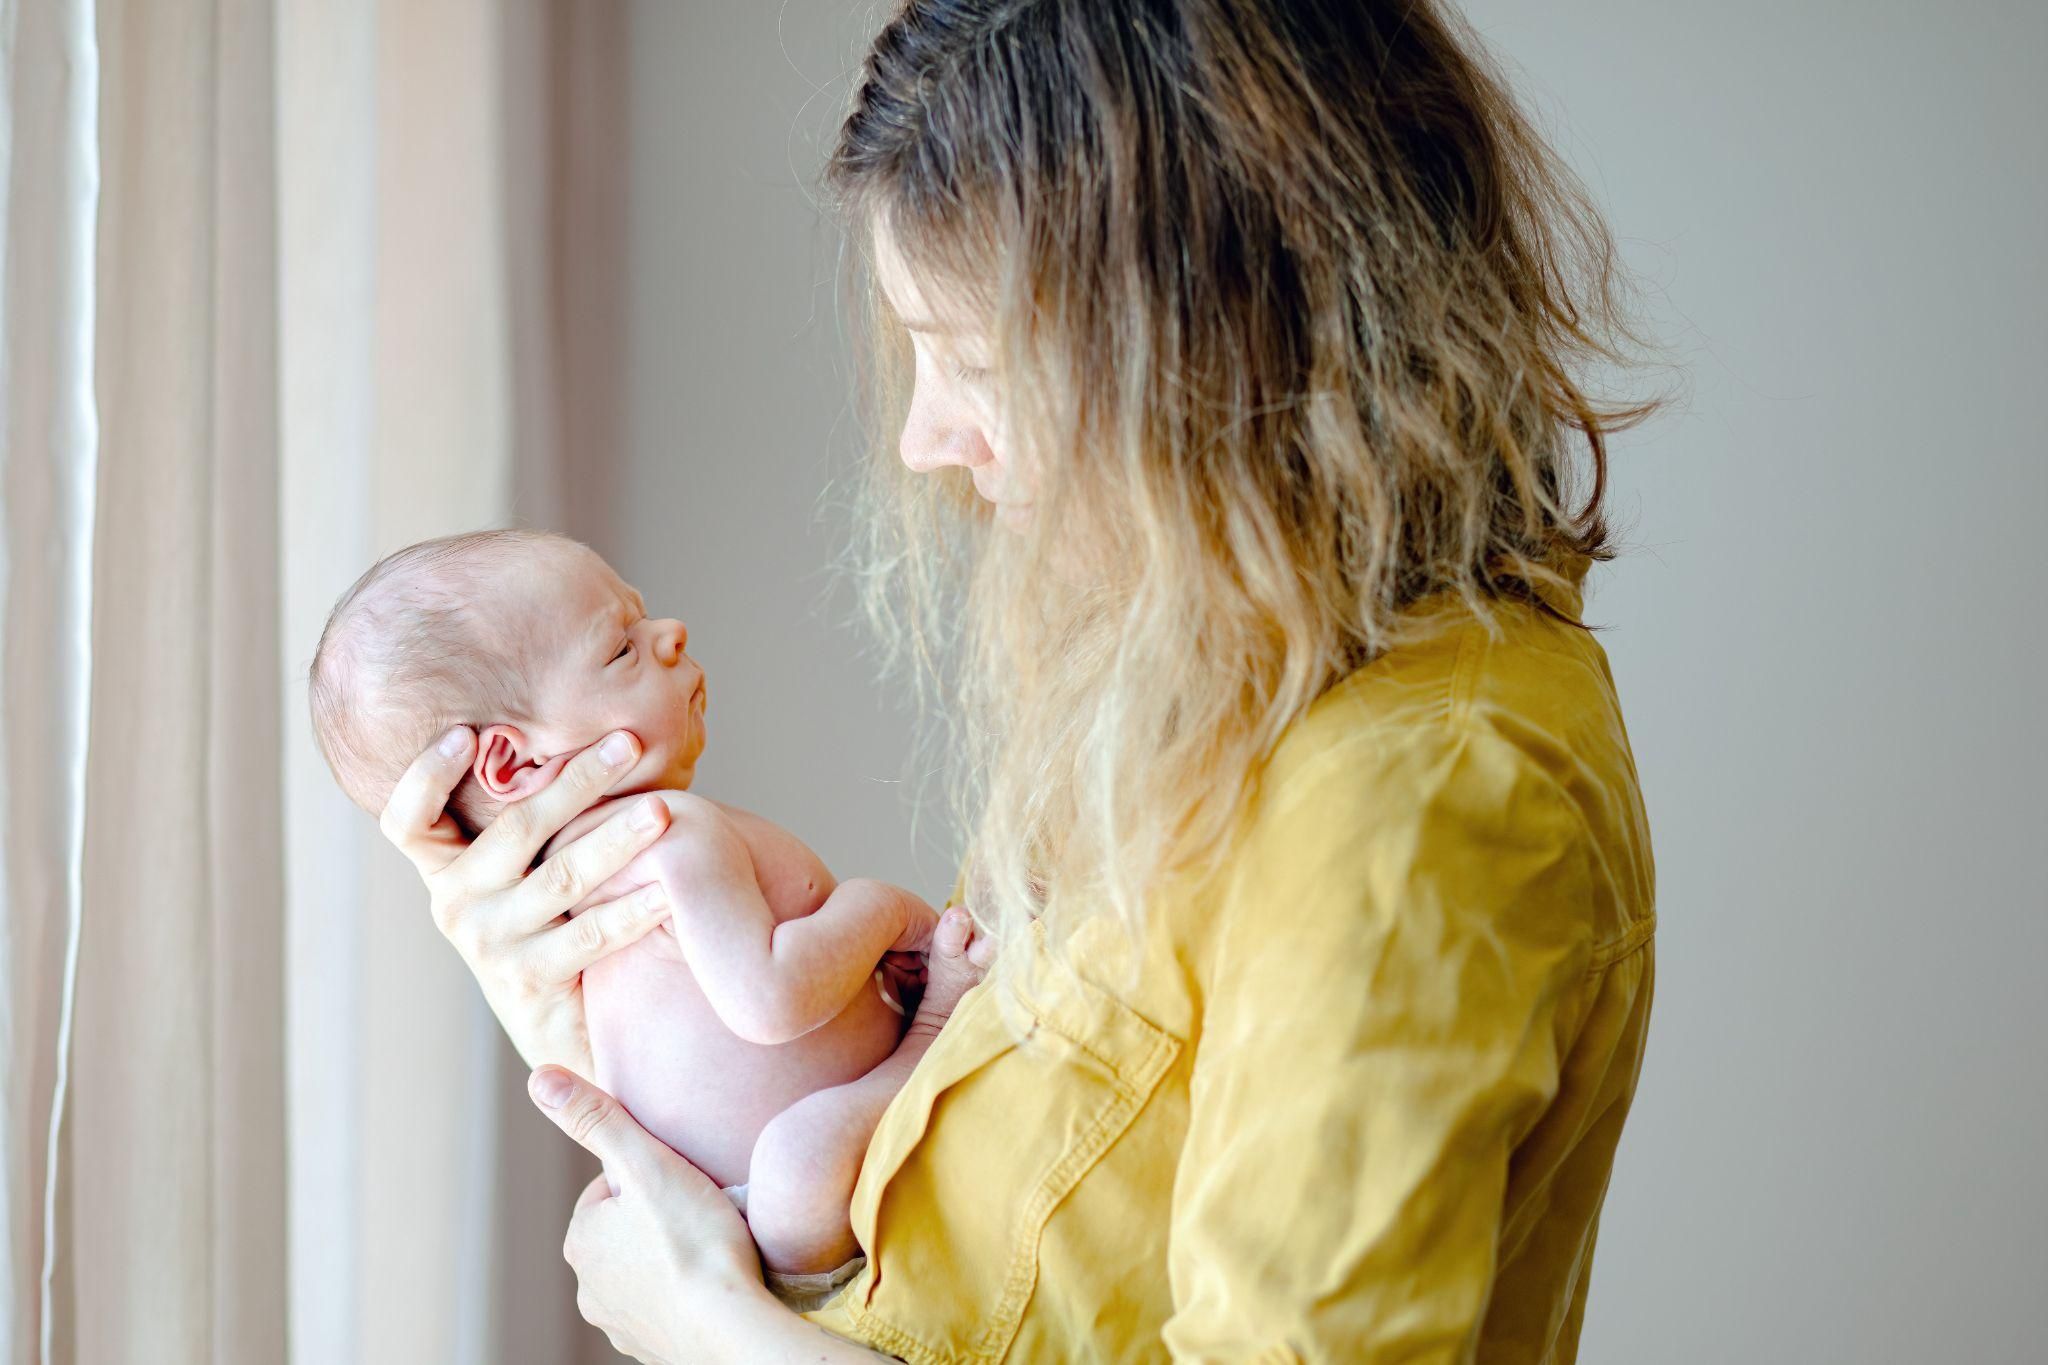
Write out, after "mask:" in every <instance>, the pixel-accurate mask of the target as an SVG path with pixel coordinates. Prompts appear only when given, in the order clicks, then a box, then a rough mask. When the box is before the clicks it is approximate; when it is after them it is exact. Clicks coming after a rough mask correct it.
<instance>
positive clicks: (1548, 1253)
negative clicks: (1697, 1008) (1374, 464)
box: [807, 593, 1656, 1365]
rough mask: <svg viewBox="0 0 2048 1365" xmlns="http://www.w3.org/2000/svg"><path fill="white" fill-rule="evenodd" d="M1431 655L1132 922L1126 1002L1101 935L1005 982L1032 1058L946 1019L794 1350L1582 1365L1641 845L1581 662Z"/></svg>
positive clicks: (1436, 632)
mask: <svg viewBox="0 0 2048 1365" xmlns="http://www.w3.org/2000/svg"><path fill="white" fill-rule="evenodd" d="M1551 600H1552V601H1553V602H1554V604H1555V605H1556V606H1557V607H1558V608H1559V610H1560V611H1562V612H1564V613H1565V614H1567V615H1572V616H1576V614H1577V611H1578V602H1577V598H1576V595H1575V594H1571V593H1559V594H1556V595H1555V596H1554V597H1553V598H1552V599H1551ZM1426 619H1427V620H1428V621H1429V623H1430V630H1429V632H1428V634H1427V636H1426V638H1423V639H1421V640H1419V641H1418V642H1416V643H1412V644H1408V645H1404V646H1403V647H1401V648H1399V649H1397V650H1395V651H1393V652H1391V653H1390V654H1388V655H1387V656H1385V657H1383V658H1382V659H1380V660H1378V661H1377V662H1375V663H1373V664H1371V665H1369V666H1368V667H1366V668H1364V669H1362V670H1361V671H1360V672H1358V673H1356V674H1354V675H1352V676H1351V677H1350V678H1349V679H1347V680H1345V681H1344V682H1343V683H1341V684H1339V685H1338V686H1337V687H1336V688H1334V689H1332V690H1331V691H1330V692H1329V693H1327V694H1326V695H1325V696H1323V697H1322V698H1321V699H1319V700H1318V701H1317V702H1316V704H1315V705H1314V706H1313V707H1312V708H1311V709H1310V710H1309V711H1308V712H1307V713H1306V714H1305V715H1304V716H1303V717H1302V718H1301V719H1300V720H1299V721H1298V722H1296V724H1295V725H1294V726H1293V727H1292V728H1291V729H1290V730H1289V732H1288V733H1287V735H1286V736H1285V737H1284V739H1283V741H1282V742H1281V744H1280V745H1279V747H1278V748H1277V749H1276V751H1275V753H1274V754H1273V756H1272V757H1271V758H1270V760H1269V761H1268V762H1267V764H1266V765H1265V766H1264V768H1263V769H1262V771H1261V774H1260V776H1259V779H1258V782H1257V783H1256V786H1255V790H1254V791H1253V792H1252V793H1251V794H1250V796H1249V798H1248V801H1249V805H1248V807H1247V811H1246V818H1245V821H1244V823H1243V825H1242V827H1241V834H1240V835H1239V836H1238V837H1237V838H1236V839H1234V840H1233V842H1232V844H1231V847H1230V852H1229V856H1228V858H1227V859H1226V861H1225V863H1224V865H1223V866H1222V867H1221V869H1220V871H1217V872H1215V873H1213V874H1211V875H1209V876H1207V877H1204V878H1203V879H1201V880H1200V881H1199V882H1195V881H1191V880H1183V881H1182V882H1180V883H1176V884H1174V885H1172V886H1169V887H1166V888H1162V890H1161V892H1160V894H1159V895H1158V896H1157V897H1156V898H1155V900H1156V903H1155V904H1154V905H1152V906H1149V907H1148V914H1149V915H1150V916H1151V929H1150V933H1149V935H1148V937H1147V940H1146V944H1145V956H1144V959H1143V970H1142V971H1141V972H1139V973H1138V974H1137V976H1136V979H1135V981H1134V982H1126V981H1125V980H1124V979H1123V978H1122V976H1120V975H1119V974H1118V973H1117V972H1116V971H1115V969H1114V964H1115V963H1116V962H1117V960H1118V957H1119V954H1118V952H1117V949H1116V941H1115V932H1116V931H1115V929H1114V927H1113V926H1112V925H1110V924H1109V923H1107V922H1106V921H1104V922H1099V923H1093V924H1090V925H1087V926H1085V927H1084V928H1083V929H1082V930H1080V931H1079V932H1078V935H1077V939H1076V948H1077V951H1076V952H1075V954H1074V955H1073V956H1074V958H1075V959H1076V961H1077V962H1078V963H1079V968H1078V970H1079V977H1080V979H1079V980H1077V981H1074V982H1072V983H1070V984H1069V986H1068V987H1067V988H1066V989H1060V990H1047V989H1041V987H1040V986H1039V984H1038V983H1037V981H1036V980H1035V979H1034V981H1033V985H1032V987H1031V988H1030V991H1028V992H1027V993H1026V995H1025V1001H1026V1012H1027V1015H1028V1024H1029V1034H1028V1037H1027V1038H1026V1040H1025V1045H1023V1046H1019V1045H1018V1044H1017V1043H1016V1042H1014V1041H1013V1038H1012V1035H1011V1033H1010V1032H1009V1030H1007V1029H1006V1028H1005V1026H1004V1022H1003V1019H1002V1017H1001V1015H1000V1013H999V1011H998V1009H997V1001H996V999H995V992H994V984H993V981H992V982H991V983H985V984H984V985H982V986H980V987H977V988H976V989H975V990H974V991H972V992H970V993H969V994H968V996H967V997H966V998H965V999H964V1000H963V1001H962V1002H961V1004H960V1006H959V1008H958V1010H957V1011H956V1012H955V1014H954V1016H953V1018H952V1020H951V1021H950V1022H949V1023H948V1024H947V1026H946V1029H945V1031H944V1033H943V1034H942V1035H941V1036H940V1038H939V1039H938V1041H937V1042H936V1043H935V1044H934V1045H933V1047H932V1049H931V1052H930V1053H929V1054H928V1056H927V1057H926V1059H925V1061H924V1063H923V1064H922V1065H921V1066H920V1068H919V1069H918V1071H917V1072H916V1074H915V1075H914V1076H913V1077H912V1079H911V1081H910V1083H909V1084H908V1085H907V1086H906V1087H905V1088H904V1090H903V1091H902V1092H901V1093H900V1094H899V1095H898V1096H897V1098H896V1100H895V1102H894V1103H893V1104H892V1105H891V1107H890V1109H889V1110H888V1112H887V1114H886V1115H885V1116H884V1118H883V1120H882V1123H881V1125H880V1127H879V1128H878V1130H877V1132H876V1134H875V1137H874V1141H873V1143H872V1145H871V1146H870V1148H869V1151H868V1156H867V1162H866V1165H865V1166H864V1168H863V1170H862V1173H861V1177H860V1183H859V1185H858V1186H857V1187H856V1190H855V1194H854V1202H853V1227H854V1231H855V1233H856V1235H857V1236H858V1238H859V1240H860V1242H861V1245H862V1247H863V1248H864V1249H865V1250H866V1251H867V1254H868V1258H869V1259H868V1264H867V1266H866V1267H865V1269H863V1270H862V1271H861V1273H860V1274H858V1275H857V1276H855V1277H854V1279H853V1280H852V1282H851V1283H850V1284H849V1285H848V1287H847V1288H846V1290H845V1291H844V1292H842V1293H841V1294H839V1295H838V1296H837V1297H836V1298H835V1299H833V1300H832V1301H831V1302H830V1303H829V1304H827V1305H826V1306H824V1307H823V1308H821V1309H819V1310H816V1311H814V1312H812V1313H809V1314H807V1316H808V1317H809V1318H810V1319H811V1320H812V1321H814V1322H816V1323H818V1324H819V1325H821V1326H823V1327H825V1328H827V1329H828V1330H831V1331H833V1332H836V1333H839V1334H840V1335H843V1336H846V1337H849V1338H851V1339H853V1340H856V1341H860V1342H863V1343H866V1344H867V1345H870V1346H872V1347H875V1348H877V1349H880V1350H882V1351H886V1352H888V1353H891V1354H893V1355H896V1356H900V1357H901V1358H903V1359H905V1360H908V1361H915V1362H921V1363H924V1362H930V1363H933V1365H936V1362H940V1361H996V1360H1018V1361H1044V1360H1061V1361H1087V1360H1114V1361H1126V1360H1133V1361H1151V1360H1189V1361H1195V1360H1199V1361H1258V1362H1274V1363H1276V1365H1277V1363H1278V1362H1308V1361H1317V1362H1320V1361H1345V1362H1372V1361H1393V1360H1400V1361H1403V1362H1418V1361H1474V1360H1476V1361H1485V1362H1524V1361H1529V1362H1548V1361H1570V1360H1572V1359H1573V1358H1574V1357H1575V1355H1576V1352H1577V1343H1578V1336H1579V1327H1580V1322H1581V1320H1582V1316H1583V1314H1584V1312H1585V1310H1586V1296H1587V1288H1588V1285H1589V1282H1590V1272H1591V1266H1592V1259H1593V1247H1594V1239H1595V1233H1596V1230H1597V1226H1598V1221H1599V1215H1600V1206H1601V1201H1602V1198H1603V1196H1604V1195H1605V1192H1606V1188H1607V1182H1608V1176H1609V1172H1610V1170H1611V1168H1612V1165H1613V1161H1614V1156H1615V1148H1616V1143H1617V1140H1618V1139H1619V1137H1620V1134H1621V1128H1622V1124H1623V1121H1624V1120H1625V1118H1626V1117H1627V1114H1628V1108H1629V1102H1630V1099H1631V1097H1632V1096H1633V1094H1634V1091H1635V1086H1636V1078H1637V1074H1638V1072H1639V1069H1640V1066H1641V1063H1642V1056H1643V1047H1644V1039H1645V1034H1646V1030H1647V1025H1648V1019H1649V1009H1650V999H1651V993H1652V981H1653V951H1654V949H1653V942H1652V935H1653V933H1654V928H1655V923H1656V921H1655V915H1654V911H1653V902H1654V895H1653V872H1652V865H1651V857H1650V847H1649V836H1648V828H1647V824H1646V821H1645V817H1644V812H1643V807H1642V802H1641V798H1640V794H1639V790H1638V784H1637V780H1636V774H1635V768H1634V763H1633V760H1632V759H1631V757H1630V754H1629V748H1628V740H1627V737H1626V734H1625V732H1624V730H1623V727H1622V721H1621V715H1620V710H1619V705H1618V702H1617V700H1616V696H1615V691H1614V685H1613V680H1612V677H1611V675H1610V673H1609V671H1608V667H1607V662H1606V658H1605V655H1604V654H1603V652H1602V651H1601V649H1600V647H1599V645H1598V644H1597V643H1596V641H1595V640H1594V638H1593V636H1592V635H1590V634H1589V633H1587V632H1586V631H1584V630H1582V629H1580V628H1578V627H1577V626H1576V625H1573V624H1570V623H1567V622H1564V621H1560V620H1557V619H1555V618H1554V617H1552V616H1549V615H1547V614H1545V613H1543V612H1540V611H1538V610H1536V609H1535V608H1533V607H1526V606H1519V605H1516V606H1507V607H1503V608H1500V609H1498V611H1497V612H1496V624H1495V628H1494V629H1493V630H1489V629H1488V628H1487V627H1486V626H1485V625H1484V624H1482V623H1481V622H1480V621H1478V620H1477V619H1475V618H1473V617H1472V616H1471V615H1470V614H1469V612H1468V611H1467V610H1466V609H1465V608H1463V607H1462V606H1458V605H1445V604H1439V605H1437V606H1435V607H1433V608H1432V609H1431V610H1430V611H1429V612H1428V613H1427V614H1426ZM1027 960H1028V961H1027ZM1048 960H1049V959H1048V958H1047V956H1046V949H1045V947H1044V944H1043V942H1042V939H1041V937H1040V936H1034V937H1033V938H1032V939H1031V940H1030V941H1029V942H1027V943H1026V944H1023V945H1020V946H1019V947H1017V948H1013V949H1009V950H1006V952H1005V954H1004V956H1003V957H1002V958H1001V959H999V961H998V963H997V966H996V972H997V973H998V974H1010V973H1014V972H1017V971H1019V970H1020V969H1021V968H1023V967H1025V966H1029V965H1034V964H1035V965H1038V966H1041V967H1043V966H1044V965H1045V963H1046V962H1047V961H1048ZM1016 979H1019V980H1024V979H1030V978H1026V977H1023V976H1019V977H1017V978H1016Z"/></svg>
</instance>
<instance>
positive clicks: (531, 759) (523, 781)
mask: <svg viewBox="0 0 2048 1365" xmlns="http://www.w3.org/2000/svg"><path fill="white" fill-rule="evenodd" d="M572 757H574V755H573V754H555V755H552V756H550V755H547V754H542V753H538V752H536V751H535V748H534V745H533V742H532V741H531V740H530V739H528V738H527V736H526V733H525V732H524V731H522V730H521V729H519V727H518V726H516V725H491V726H486V727H485V728H484V730H483V732H482V733H481V734H479V735H478V736H477V737H476V763H475V765H474V766H473V767H472V768H471V769H470V771H471V772H472V773H473V774H474V775H475V777H476V780H477V785H478V786H480V787H482V788H483V789H484V790H485V791H486V792H488V793H490V795H491V798H492V799H493V800H496V801H501V802H507V803H509V802H513V801H522V800H524V799H526V798H527V797H529V796H531V795H533V794H534V793H535V792H537V791H539V790H540V789H541V788H542V787H545V786H547V784H548V783H550V782H552V781H554V780H555V774H556V773H559V772H560V771H562V765H563V764H565V763H567V762H568V761H569V760H570V759H571V758H572Z"/></svg>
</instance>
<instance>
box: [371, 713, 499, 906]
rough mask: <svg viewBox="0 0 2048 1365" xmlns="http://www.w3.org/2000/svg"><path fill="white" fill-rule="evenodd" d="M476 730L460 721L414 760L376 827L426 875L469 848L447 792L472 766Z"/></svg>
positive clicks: (393, 792) (400, 779)
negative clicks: (470, 764)
mask: <svg viewBox="0 0 2048 1365" xmlns="http://www.w3.org/2000/svg"><path fill="white" fill-rule="evenodd" d="M475 747H476V735H475V733H474V732H472V731H471V730H470V728H469V727H468V726H466V725H458V726H456V727H455V728H454V729H453V730H450V731H449V732H448V733H447V734H445V735H443V736H441V738H440V739H438V740H436V741H435V742H434V744H433V746H432V747H430V748H429V749H428V750H427V751H426V752H425V753H423V754H421V755H420V756H419V757H418V758H416V759H414V760H413V761H412V766H411V767H409V768H407V769H406V770H405V775H404V776H403V777H401V778H399V779H398V785H397V786H396V787H394V788H392V791H391V799H390V800H389V801H386V802H385V803H384V813H383V814H382V815H381V816H379V817H378V821H377V823H378V826H379V828H381V829H382V830H383V831H384V837H385V838H387V839H389V840H390V841H391V842H392V843H394V844H396V845H398V851H399V852H401V853H403V854H404V855H405V856H406V857H407V858H408V859H410V860H411V862H412V865H413V866H414V867H415V868H417V869H418V870H419V874H420V875H421V876H422V877H431V876H433V875H434V874H435V873H437V872H439V871H440V870H441V869H442V868H444V867H446V866H448V864H449V863H451V862H453V861H455V859H456V857H457V855H459V854H460V853H461V852H462V850H463V849H464V848H466V847H468V841H467V840H465V839H464V838H463V837H462V831H461V830H460V829H458V828H457V827H456V824H455V821H454V820H453V819H451V818H450V817H449V815H448V795H449V793H450V792H453V791H454V790H455V788H456V787H457V786H459V785H460V784H461V782H462V775H463V774H464V773H466V772H468V771H469V757H470V753H471V751H472V750H473V749H474V748H475Z"/></svg>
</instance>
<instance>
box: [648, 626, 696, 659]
mask: <svg viewBox="0 0 2048 1365" xmlns="http://www.w3.org/2000/svg"><path fill="white" fill-rule="evenodd" d="M689 643H690V628H689V627H688V626H685V625H684V624H683V623H682V622H681V621H676V620H672V619H671V620H662V621H656V622H655V623H654V658H655V661H656V662H658V663H660V664H661V665H662V666H663V667H664V668H674V667H675V666H676V665H677V664H678V663H680V662H682V658H683V646H684V645H687V644H689Z"/></svg>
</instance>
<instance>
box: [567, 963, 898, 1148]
mask: <svg viewBox="0 0 2048 1365" xmlns="http://www.w3.org/2000/svg"><path fill="white" fill-rule="evenodd" d="M664 932H665V931H664V930H659V929H658V930H656V931H655V933H654V934H650V935H649V936H648V938H647V939H645V940H642V941H641V942H640V943H636V944H634V945H633V946H632V947H629V948H622V949H620V950H619V951H618V952H616V953H613V954H612V955H611V956H610V957H608V958H605V959H604V960H603V961H601V962H598V963H597V964H595V965H594V966H592V967H591V968H590V969H589V970H588V971H586V972H584V973H583V1008H584V1013H585V1015H586V1017H587V1018H588V1020H589V1025H590V1050H591V1056H592V1060H593V1061H594V1062H595V1063H596V1066H597V1075H596V1076H595V1077H594V1078H593V1079H595V1080H596V1081H597V1083H598V1084H599V1085H600V1086H602V1087H604V1088H605V1089H606V1090H608V1091H610V1092H611V1093H612V1094H613V1095H615V1096H617V1097H618V1099H619V1101H620V1102H621V1103H622V1104H624V1105H625V1106H626V1108H627V1109H628V1110H630V1111H631V1112H632V1114H633V1117H634V1118H636V1119H638V1120H639V1121H640V1124H641V1126H642V1127H644V1128H646V1129H647V1131H648V1132H650V1133H652V1134H654V1135H655V1136H656V1137H658V1138H660V1139H661V1140H662V1141H663V1142H666V1143H667V1144H668V1145H669V1146H671V1147H673V1148H675V1149H676V1150H677V1151H678V1152H681V1153H682V1154H683V1155H684V1156H686V1157H688V1158H689V1159H690V1161H691V1162H692V1163H693V1164H694V1165H696V1166H697V1167H698V1168H699V1169H700V1170H702V1171H703V1172H704V1173H705V1174H706V1175H708V1176H710V1177H711V1178H712V1179H713V1180H716V1181H717V1182H718V1183H719V1184H721V1185H736V1184H738V1183H740V1182H741V1181H743V1180H745V1179H746V1178H747V1161H748V1159H749V1157H750V1156H751V1155H752V1154H753V1150H754V1139H756V1138H757V1137H759V1136H760V1134H761V1129H762V1128H763V1127H765V1126H766V1125H767V1123H768V1120H770V1119H772V1118H774V1117H775V1116H776V1115H777V1114H779V1113H781V1112H782V1111H783V1110H784V1109H787V1108H788V1107H789V1106H790V1105H792V1104H794V1103H796V1102H797V1101H798V1100H800V1099H802V1098H803V1097H804V1096H806V1095H809V1094H812V1093H813V1092H815V1091H819V1090H824V1089H828V1088H830V1087H832V1086H835V1085H843V1084H845V1083H846V1082H847V1081H851V1080H857V1079H858V1078H860V1077H861V1076H864V1075H866V1074H867V1073H868V1072H869V1071H870V1070H872V1069H873V1068H874V1066H875V1064H876V1063H878V1062H880V1061H881V1060H882V1059H883V1058H884V1057H887V1056H888V1055H889V1054H890V1053H891V1052H893V1051H895V1049H896V1044H897V1041H898V1039H899V1037H900V1036H901V1033H902V1025H903V1019H902V1016H901V1015H899V1014H897V1013H896V1011H895V1010H893V1009H891V1008H890V1007H889V1006H888V1005H887V1004H885V1003H883V1001H882V998H881V995H880V993H879V992H878V991H877V989H876V987H875V986H874V984H873V983H872V982H871V983H870V984H869V985H868V986H866V987H864V988H863V989H862V990H861V992H860V993H859V994H858V995H856V996H855V997H854V998H853V1001H852V1003H851V1004H849V1005H848V1006H847V1007H846V1008H845V1009H844V1010H841V1011H840V1013H839V1016H838V1017H837V1018H835V1019H833V1020H832V1021H831V1022H829V1023H827V1024H824V1025H822V1026H821V1027H819V1028H816V1029H813V1030H812V1031H811V1032H809V1033H807V1034H805V1035H804V1036H803V1037H801V1038H798V1039H796V1040H795V1041H793V1042H788V1043H783V1044H780V1045H778V1046H775V1047H763V1046H761V1045H760V1044H758V1043H749V1042H746V1041H744V1040H742V1039H740V1038H738V1037H736V1036H735V1035H734V1034H733V1033H732V1032H731V1031H730V1030H729V1029H727V1028H726V1027H725V1025H724V1024H723V1023H722V1022H720V1020H719V1018H718V1015H717V1013H716V1012H715V1011H714V1010H713V1009H712V1008H711V1005H710V1002H709V1001H707V1000H706V999H705V998H704V992H703V991H702V990H701V989H700V988H699V987H698V985H697V980H696V978H695V976H693V975H692V974H691V972H690V969H689V967H688V966H687V965H685V964H684V963H683V962H682V960H681V959H680V957H678V956H676V955H674V949H673V947H672V946H670V947H669V949H668V951H667V952H665V953H664V952H662V951H660V950H658V949H657V948H655V947H654V946H652V940H653V939H654V938H655V937H656V935H659V934H662V933H664ZM671 944H672V941H671Z"/></svg>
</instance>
